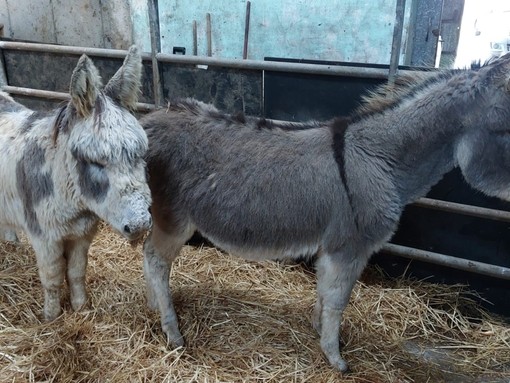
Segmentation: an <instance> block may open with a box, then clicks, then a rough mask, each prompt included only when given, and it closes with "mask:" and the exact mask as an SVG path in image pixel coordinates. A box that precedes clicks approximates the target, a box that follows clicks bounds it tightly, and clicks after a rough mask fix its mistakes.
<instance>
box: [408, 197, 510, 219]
mask: <svg viewBox="0 0 510 383" xmlns="http://www.w3.org/2000/svg"><path fill="white" fill-rule="evenodd" d="M413 205H414V206H419V207H424V208H428V209H435V210H440V211H446V212H450V213H457V214H464V215H469V216H473V217H478V218H485V219H492V220H494V221H503V222H510V211H505V210H496V209H488V208H485V207H479V206H473V205H465V204H461V203H456V202H448V201H441V200H437V199H432V198H420V199H419V200H417V201H416V202H414V203H413Z"/></svg>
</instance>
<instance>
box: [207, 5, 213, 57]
mask: <svg viewBox="0 0 510 383" xmlns="http://www.w3.org/2000/svg"><path fill="white" fill-rule="evenodd" d="M205 22H206V33H207V57H211V56H212V36H211V33H212V32H211V14H210V13H207V14H206V15H205Z"/></svg>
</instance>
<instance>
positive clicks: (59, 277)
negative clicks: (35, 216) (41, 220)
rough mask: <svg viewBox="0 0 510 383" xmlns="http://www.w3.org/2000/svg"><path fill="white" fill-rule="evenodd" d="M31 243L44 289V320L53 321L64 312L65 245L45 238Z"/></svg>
mask: <svg viewBox="0 0 510 383" xmlns="http://www.w3.org/2000/svg"><path fill="white" fill-rule="evenodd" d="M31 242H32V247H33V248H34V250H35V255H36V258H37V266H38V269H39V277H40V279H41V283H42V286H43V288H44V319H46V320H47V321H51V320H54V319H55V318H57V317H58V316H59V315H60V313H61V312H62V308H61V305H60V293H61V289H62V284H63V283H64V276H65V269H66V261H65V258H64V244H63V243H62V242H61V241H49V240H47V239H45V238H35V239H34V238H31Z"/></svg>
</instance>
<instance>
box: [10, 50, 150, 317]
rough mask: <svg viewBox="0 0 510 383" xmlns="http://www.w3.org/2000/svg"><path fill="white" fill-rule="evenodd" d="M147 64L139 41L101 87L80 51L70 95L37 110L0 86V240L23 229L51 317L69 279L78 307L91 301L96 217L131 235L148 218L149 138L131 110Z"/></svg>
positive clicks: (58, 307) (146, 224)
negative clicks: (89, 269)
mask: <svg viewBox="0 0 510 383" xmlns="http://www.w3.org/2000/svg"><path fill="white" fill-rule="evenodd" d="M141 71H142V60H141V57H140V54H139V52H138V49H137V48H136V47H132V48H131V49H130V50H129V52H128V54H127V56H126V59H125V60H124V63H123V65H122V67H121V68H120V69H119V70H118V71H117V73H116V74H115V75H114V76H113V77H112V78H111V79H110V81H109V82H108V84H107V85H106V86H105V87H104V88H102V89H101V78H100V76H99V73H98V71H97V69H96V67H95V66H94V64H93V63H92V61H91V60H90V59H89V58H88V57H87V56H85V55H83V56H82V57H81V58H80V59H79V61H78V64H77V65H76V68H75V69H74V71H73V74H72V77H71V84H70V89H69V90H70V95H71V100H70V101H69V102H68V103H66V104H65V105H62V106H61V107H59V108H57V109H56V110H53V111H49V112H35V111H32V110H30V109H28V108H26V107H24V106H23V105H21V104H18V103H17V102H16V101H14V100H13V99H12V98H11V97H10V96H9V95H7V94H6V93H4V92H1V91H0V161H1V166H0V182H1V186H0V238H2V239H7V240H9V239H10V240H16V235H15V231H16V230H17V229H20V230H23V231H24V232H25V233H26V235H27V237H28V238H29V240H30V242H31V244H32V246H33V248H34V250H35V254H36V258H37V265H38V268H39V275H40V278H41V282H42V285H43V287H44V317H45V319H47V320H53V319H55V318H56V317H57V316H58V315H59V314H60V313H61V305H60V294H61V288H62V284H63V282H64V278H65V277H66V278H67V282H68V284H69V290H70V295H71V306H72V307H73V309H75V310H77V309H80V308H81V307H82V306H83V305H84V304H85V303H86V301H87V294H86V289H85V271H86V266H87V252H88V249H89V246H90V243H91V241H92V238H93V236H94V234H95V232H96V228H97V224H98V222H99V219H103V220H104V221H106V222H107V223H109V224H110V225H111V226H112V227H113V228H114V229H116V230H117V231H118V232H119V233H121V234H122V235H123V236H125V237H126V238H128V239H129V240H136V239H137V238H139V237H140V236H142V235H143V234H144V233H145V232H146V231H147V230H148V229H149V228H150V226H151V223H152V220H151V216H150V213H149V206H150V203H151V199H150V191H149V187H148V185H147V182H146V174H145V162H144V155H145V152H146V150H147V147H148V141H147V136H146V134H145V132H144V130H143V129H142V127H141V126H140V124H139V123H138V121H137V120H136V118H135V116H134V115H133V114H132V113H131V112H130V110H131V109H133V108H134V107H135V104H136V100H137V96H138V92H139V88H140V78H141Z"/></svg>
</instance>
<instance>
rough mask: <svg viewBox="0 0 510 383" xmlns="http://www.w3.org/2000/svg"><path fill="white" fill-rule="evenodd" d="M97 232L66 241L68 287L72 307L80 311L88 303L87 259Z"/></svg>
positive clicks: (93, 231)
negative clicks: (86, 283)
mask: <svg viewBox="0 0 510 383" xmlns="http://www.w3.org/2000/svg"><path fill="white" fill-rule="evenodd" d="M95 232H96V230H92V231H91V232H90V233H89V234H88V235H87V236H86V237H82V238H79V239H74V240H69V241H66V242H65V244H64V246H65V247H64V251H65V253H64V254H65V257H66V259H67V285H68V286H69V291H70V295H71V307H72V308H73V310H74V311H78V310H80V309H81V308H83V307H84V306H85V304H86V303H87V290H86V287H85V274H86V271H87V260H88V259H87V258H88V251H89V247H90V244H91V242H92V238H93V237H94V234H95Z"/></svg>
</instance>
